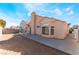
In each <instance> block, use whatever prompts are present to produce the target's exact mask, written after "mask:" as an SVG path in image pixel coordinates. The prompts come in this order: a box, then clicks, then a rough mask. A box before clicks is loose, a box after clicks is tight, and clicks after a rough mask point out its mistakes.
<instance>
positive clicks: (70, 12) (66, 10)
mask: <svg viewBox="0 0 79 59" xmlns="http://www.w3.org/2000/svg"><path fill="white" fill-rule="evenodd" d="M65 12H66V13H67V15H74V11H73V9H72V8H71V7H68V8H66V9H65Z"/></svg>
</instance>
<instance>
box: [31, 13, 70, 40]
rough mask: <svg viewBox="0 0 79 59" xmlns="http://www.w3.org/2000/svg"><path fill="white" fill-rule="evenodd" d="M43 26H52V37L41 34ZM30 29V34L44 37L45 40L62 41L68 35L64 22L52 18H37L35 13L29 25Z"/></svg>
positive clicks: (66, 25)
mask: <svg viewBox="0 0 79 59" xmlns="http://www.w3.org/2000/svg"><path fill="white" fill-rule="evenodd" d="M43 25H48V26H54V35H44V34H42V26H43ZM30 27H31V33H32V34H38V35H40V36H44V37H47V38H58V39H64V38H65V37H66V36H67V34H68V33H69V32H68V29H69V27H68V24H67V23H66V22H63V21H57V20H55V19H53V18H48V17H42V16H38V15H36V14H35V13H34V14H32V20H31V23H30Z"/></svg>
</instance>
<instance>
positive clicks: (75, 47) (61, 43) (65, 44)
mask: <svg viewBox="0 0 79 59" xmlns="http://www.w3.org/2000/svg"><path fill="white" fill-rule="evenodd" d="M22 36H23V37H26V38H30V39H31V40H34V41H36V42H39V43H41V44H44V45H46V46H49V47H52V48H55V49H58V50H60V51H63V52H66V53H68V54H72V55H79V42H76V40H74V38H72V37H73V35H72V34H71V35H69V36H68V37H67V38H66V39H64V40H58V39H49V38H44V37H41V36H39V35H32V34H31V35H30V34H23V35H22Z"/></svg>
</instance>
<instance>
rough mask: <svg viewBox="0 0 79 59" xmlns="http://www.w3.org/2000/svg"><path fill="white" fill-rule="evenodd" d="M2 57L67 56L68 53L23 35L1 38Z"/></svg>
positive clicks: (0, 49)
mask: <svg viewBox="0 0 79 59" xmlns="http://www.w3.org/2000/svg"><path fill="white" fill-rule="evenodd" d="M0 54H1V55H2V54H3V55H66V53H64V52H61V51H59V50H56V49H54V48H50V47H47V46H45V45H42V44H40V43H37V42H35V41H33V40H30V39H27V38H24V37H22V36H21V35H13V34H6V35H2V36H1V37H0Z"/></svg>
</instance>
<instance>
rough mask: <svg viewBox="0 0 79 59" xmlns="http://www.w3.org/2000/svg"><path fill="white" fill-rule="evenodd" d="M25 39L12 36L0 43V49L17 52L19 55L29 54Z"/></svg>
mask: <svg viewBox="0 0 79 59" xmlns="http://www.w3.org/2000/svg"><path fill="white" fill-rule="evenodd" d="M26 39H27V38H23V37H21V36H20V35H14V36H13V37H11V38H9V39H8V40H4V41H0V49H5V50H8V51H14V52H19V53H20V54H21V55H25V54H29V51H28V50H29V49H27V48H26V44H27V43H26Z"/></svg>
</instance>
